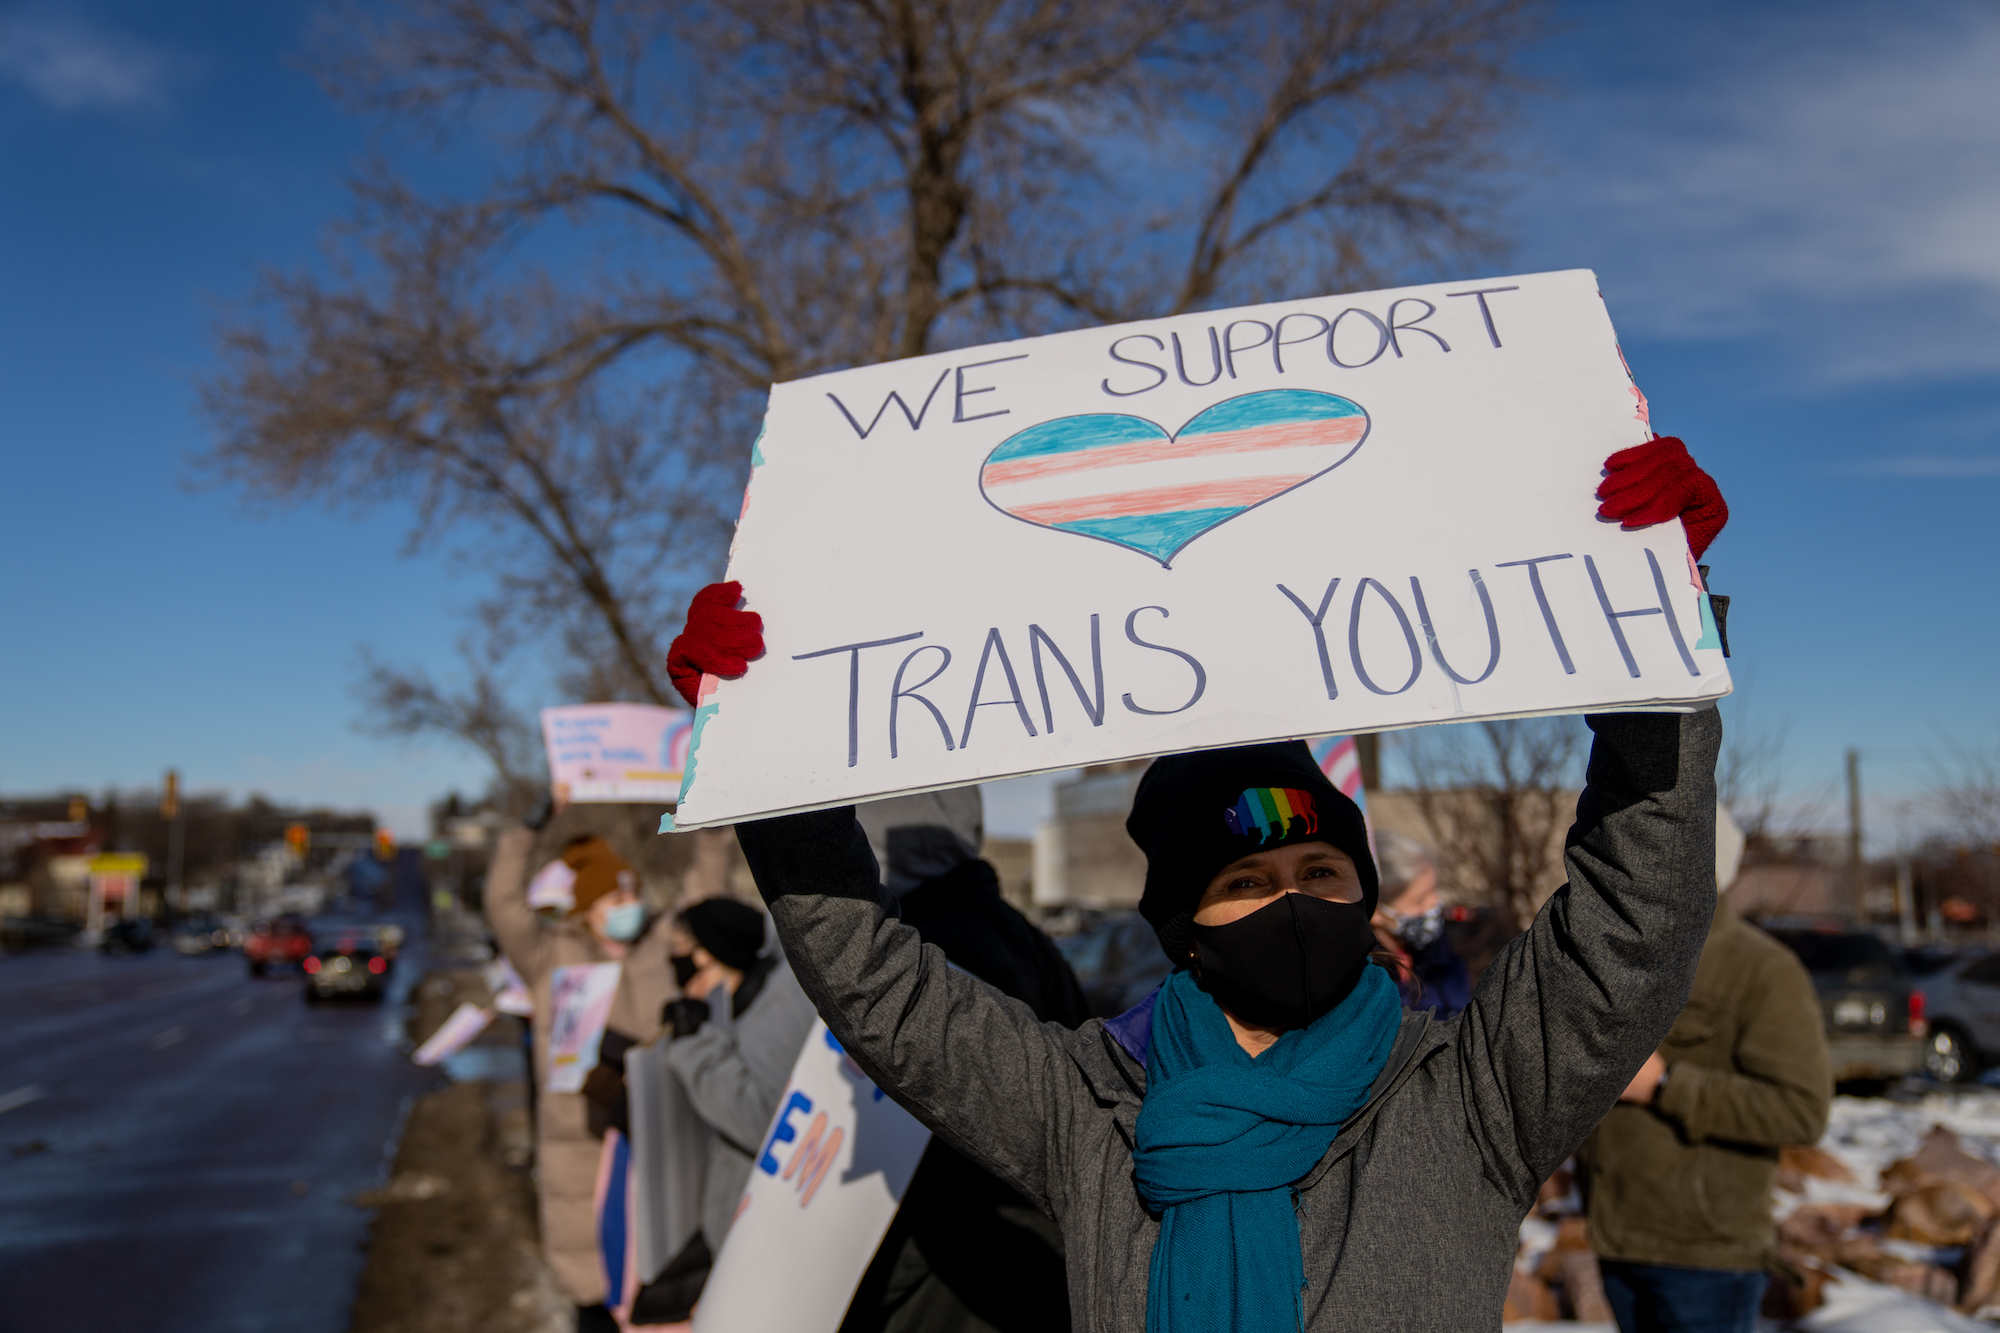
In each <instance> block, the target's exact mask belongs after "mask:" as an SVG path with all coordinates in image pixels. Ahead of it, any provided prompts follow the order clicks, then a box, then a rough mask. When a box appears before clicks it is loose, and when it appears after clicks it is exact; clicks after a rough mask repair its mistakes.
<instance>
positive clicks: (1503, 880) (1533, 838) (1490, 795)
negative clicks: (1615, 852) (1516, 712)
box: [1396, 717, 1584, 929]
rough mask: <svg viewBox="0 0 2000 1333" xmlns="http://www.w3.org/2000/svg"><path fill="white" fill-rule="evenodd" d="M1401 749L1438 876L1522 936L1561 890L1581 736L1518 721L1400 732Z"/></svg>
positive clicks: (1561, 720)
mask: <svg viewBox="0 0 2000 1333" xmlns="http://www.w3.org/2000/svg"><path fill="white" fill-rule="evenodd" d="M1396 735H1397V742H1398V748H1399V749H1400V751H1401V757H1402V761H1403V763H1404V765H1405V766H1406V767H1407V769H1408V770H1409V773H1410V778H1411V784H1410V785H1411V790H1412V792H1413V794H1414V795H1415V796H1416V800H1417V809H1418V811H1419V812H1420V813H1421V814H1422V815H1423V819H1424V825H1425V827H1426V828H1427V829H1428V830H1429V831H1430V835H1431V841H1432V844H1433V845H1434V846H1435V847H1436V849H1437V853H1438V865H1439V870H1440V872H1441V874H1442V875H1444V876H1446V877H1448V878H1451V879H1453V880H1455V881H1456V882H1457V884H1458V885H1459V886H1460V887H1461V888H1465V889H1471V890H1473V891H1474V892H1477V893H1481V894H1483V895H1484V896H1485V898H1486V899H1487V901H1488V902H1489V903H1491V904H1492V905H1493V906H1494V907H1496V908H1500V909H1502V910H1503V911H1505V912H1507V913H1508V914H1510V915H1511V916H1512V917H1513V919H1514V921H1515V923H1516V924H1517V925H1518V926H1519V927H1521V928H1522V929H1526V928H1527V926H1528V924H1529V923H1530V922H1532V921H1533V920H1534V917H1535V913H1536V911H1537V910H1539V909H1540V907H1541V905H1542V900H1543V899H1544V898H1546V897H1547V896H1548V894H1549V892H1550V891H1551V890H1552V889H1554V888H1555V887H1556V886H1557V885H1558V884H1560V883H1561V881H1562V852H1563V837H1564V834H1565V833H1566V832H1567V831H1568V829H1569V826H1570V824H1571V823H1572V822H1574V820H1575V818H1576V792H1577V788H1578V786H1579V785H1580V779H1581V774H1580V772H1579V771H1578V770H1579V768H1580V767H1581V759H1582V757H1583V754H1584V728H1583V724H1582V722H1581V721H1580V720H1579V719H1577V718H1574V717H1553V718H1515V719H1510V720H1507V721H1502V722H1476V723H1469V724H1462V725H1456V726H1443V727H1425V728H1422V729H1420V730H1415V731H1406V732H1399V733H1397V734H1396Z"/></svg>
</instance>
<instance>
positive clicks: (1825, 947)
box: [1764, 922, 1929, 1082]
mask: <svg viewBox="0 0 2000 1333" xmlns="http://www.w3.org/2000/svg"><path fill="white" fill-rule="evenodd" d="M1764 929H1765V930H1766V931H1769V932H1770V934H1771V935H1772V936H1774V937H1775V938H1776V939H1777V940H1778V942H1779V943H1781V944H1783V945H1785V946H1786V947H1787V948H1789V949H1790V950H1791V951H1792V952H1793V953H1795V954H1797V955H1798V956H1799V961H1801V962H1803V963H1804V964H1805V965H1806V971H1807V972H1809V973H1811V974H1812V979H1813V989H1815V990H1817V991H1818V992H1819V1003H1820V1009H1821V1011H1822V1013H1824V1015H1825V1017H1826V1044H1827V1047H1828V1049H1829V1050H1830V1051H1831V1052H1832V1054H1833V1077H1834V1080H1835V1081H1836V1082H1839V1081H1844V1080H1847V1079H1895V1078H1901V1077H1903V1076H1904V1075H1905V1074H1914V1073H1917V1072H1919V1071H1920V1070H1922V1069H1923V1067H1924V1036H1925V1033H1926V1031H1927V1030H1928V1026H1929V1025H1928V1024H1927V1022H1926V1021H1925V1017H1924V994H1923V992H1922V991H1921V990H1919V989H1918V988H1917V985H1916V978H1915V977H1913V976H1912V975H1911V974H1910V972H1909V970H1908V969H1907V968H1906V967H1905V966H1904V963H1903V957H1902V955H1901V954H1900V953H1898V952H1897V951H1896V949H1895V948H1893V947H1892V946H1891V945H1890V944H1889V942H1888V941H1886V940H1884V939H1882V938H1881V937H1880V936H1878V935H1873V934H1870V933H1868V932H1867V931H1861V930H1851V929H1848V928H1847V927H1845V926H1841V925H1827V926H1820V925H1797V924H1792V923H1788V922H1766V923H1764Z"/></svg>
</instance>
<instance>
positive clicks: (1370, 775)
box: [1354, 731, 1382, 791]
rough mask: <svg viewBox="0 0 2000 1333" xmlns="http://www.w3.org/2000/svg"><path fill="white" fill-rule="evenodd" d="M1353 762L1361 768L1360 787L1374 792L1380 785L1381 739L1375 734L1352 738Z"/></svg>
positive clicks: (1370, 733)
mask: <svg viewBox="0 0 2000 1333" xmlns="http://www.w3.org/2000/svg"><path fill="white" fill-rule="evenodd" d="M1354 761H1355V763H1357V764H1359V765H1360V767H1361V785H1362V787H1363V788H1365V789H1366V790H1368V791H1375V790H1377V789H1378V788H1380V787H1381V785H1382V738H1381V736H1379V735H1377V734H1376V733H1375V732H1372V731H1371V732H1369V733H1367V734H1366V735H1364V736H1356V737H1355V738H1354Z"/></svg>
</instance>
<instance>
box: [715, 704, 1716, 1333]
mask: <svg viewBox="0 0 2000 1333" xmlns="http://www.w3.org/2000/svg"><path fill="white" fill-rule="evenodd" d="M1588 720H1589V723H1590V725H1591V728H1592V729H1593V730H1594V731H1595V732H1596V733H1597V739H1596V743H1595V745H1594V746H1593V748H1592V751H1591V758H1590V768H1589V775H1588V782H1587V785H1586V787H1585V790H1584V793H1583V796H1582V798H1581V799H1580V800H1579V801H1578V802H1577V820H1576V824H1575V826H1574V827H1573V828H1572V829H1571V830H1570V833H1569V838H1568V845H1567V849H1566V851H1565V854H1564V860H1565V863H1566V866H1567V869H1568V872H1569V883H1568V884H1567V885H1566V886H1565V887H1563V888H1562V889H1560V890H1558V891H1557V893H1556V894H1555V895H1554V896H1553V897H1552V898H1550V899H1549V901H1548V903H1547V904H1546V905H1545V906H1544V907H1543V909H1542V911H1541V913H1540V914H1539V915H1538V916H1537V917H1536V919H1535V923H1534V925H1533V926H1532V927H1531V928H1530V929H1529V930H1528V931H1527V932H1526V933H1525V934H1523V935H1521V936H1520V937H1519V938H1517V939H1515V940H1514V941H1513V942H1512V943H1511V944H1509V945H1508V946H1507V948H1506V949H1504V950H1503V951H1502V952H1501V953H1500V955H1499V956H1498V957H1497V958H1495V959H1494V961H1493V963H1492V964H1491V965H1490V966H1489V967H1488V968H1487V969H1486V972H1485V974H1484V976H1482V977H1481V978H1480V983H1479V986H1478V988H1477V989H1476V990H1475V991H1474V992H1473V997H1472V1003H1471V1005H1470V1006H1469V1007H1468V1008H1467V1009H1466V1010H1465V1012H1464V1013H1462V1014H1460V1015H1459V1016H1458V1017H1456V1018H1452V1019H1449V1020H1446V1021H1443V1022H1438V1021H1435V1020H1433V1019H1432V1018H1431V1017H1430V1015H1429V1014H1428V1013H1418V1014H1409V1015H1406V1016H1405V1018H1404V1021H1403V1028H1402V1032H1401V1033H1400V1035H1399V1036H1398V1038H1397V1040H1396V1044H1395V1047H1394V1049H1393V1050H1392V1051H1391V1053H1390V1056H1389V1059H1388V1062H1387V1063H1386V1064H1385V1065H1384V1066H1383V1069H1382V1072H1381V1075H1380V1076H1379V1077H1378V1078H1377V1079H1376V1081H1375V1085H1374V1087H1373V1088H1372V1089H1371V1091H1370V1094H1369V1099H1368V1102H1367V1105H1366V1106H1365V1107H1364V1108H1363V1109H1362V1110H1361V1111H1360V1112H1358V1113H1357V1114H1356V1115H1355V1116H1354V1117H1353V1118H1352V1119H1350V1120H1349V1121H1348V1122H1347V1124H1346V1125H1345V1126H1344V1127H1343V1128H1342V1130H1341V1132H1340V1134H1339V1135H1338V1136H1337V1137H1336V1138H1335V1139H1334V1141H1333V1144H1332V1146H1331V1147H1330V1148H1328V1149H1327V1153H1326V1156H1325V1157H1323V1158H1321V1159H1320V1162H1319V1164H1318V1165H1317V1166H1315V1167H1314V1168H1313V1169H1312V1171H1310V1172H1309V1173H1307V1175H1306V1176H1305V1177H1303V1178H1302V1179H1301V1180H1299V1181H1298V1182H1297V1183H1296V1184H1295V1185H1294V1189H1295V1190H1296V1191H1297V1195H1296V1198H1297V1211H1298V1217H1299V1239H1300V1246H1301V1250H1302V1252H1303V1256H1304V1259H1305V1271H1306V1275H1307V1288H1306V1293H1305V1323H1306V1328H1307V1329H1308V1330H1312V1331H1313V1333H1319V1331H1320V1330H1335V1329H1343V1330H1344V1329H1357V1330H1358V1329H1366V1330H1368V1331H1369V1333H1375V1331H1376V1330H1379V1329H1382V1328H1394V1329H1396V1330H1398V1333H1403V1331H1405V1330H1419V1329H1423V1330H1437V1333H1460V1330H1464V1329H1468V1328H1475V1327H1486V1328H1492V1329H1497V1328H1498V1327H1499V1325H1500V1312H1501V1305H1502V1302H1503V1300H1504V1299H1505V1295H1506V1291H1507V1280H1508V1274H1509V1271H1510V1270H1511V1268H1512V1266H1513V1261H1514V1251H1515V1241H1516V1234H1517V1231H1518V1228H1519V1226H1520V1222H1521V1218H1522V1217H1523V1216H1524V1215H1525V1214H1526V1213H1527V1210H1528V1208H1529V1206H1530V1205H1531V1204H1532V1203H1533V1202H1534V1198H1535V1193H1536V1190H1537V1189H1538V1188H1539V1187H1540V1185H1541V1183H1542V1181H1543V1180H1545V1179H1546V1178H1547V1177H1548V1176H1549V1174H1550V1173H1551V1172H1552V1171H1554V1169H1555V1168H1556V1167H1557V1166H1559V1165H1560V1164H1561V1163H1562V1161H1563V1159H1564V1158H1566V1157H1568V1156H1569V1155H1570V1153H1571V1152H1573V1151H1574V1150H1575V1149H1576V1147H1577V1145H1578V1144H1580V1143H1581V1142H1583V1139H1584V1137H1585V1136H1586V1135H1587V1134H1589V1133H1590V1131H1591V1128H1592V1127H1593V1126H1594V1125H1596V1123H1597V1122H1598V1120H1600V1119H1601V1118H1602V1117H1603V1115H1604V1113H1605V1112H1606V1111H1607V1110H1609V1109H1610V1107H1611V1105H1612V1104H1613V1103H1614V1102H1615V1101H1616V1100H1617V1098H1618V1094H1619V1093H1620V1092H1621V1091H1623V1090H1624V1088H1625V1085H1626V1084H1627V1083H1628V1082H1630V1081H1631V1078H1632V1075H1633V1074H1634V1073H1635V1072H1636V1071H1637V1070H1638V1068H1639V1066H1640V1065H1641V1064H1642V1063H1643V1062H1644V1061H1645V1059H1646V1057H1647V1055H1649V1054H1650V1053H1651V1052H1652V1051H1653V1049H1654V1047H1655V1046H1657V1045H1658V1044H1659V1042H1660V1039H1661V1038H1662V1037H1663V1036H1665V1035H1666V1032H1667V1029H1668V1028H1669V1027H1671V1026H1672V1025H1673V1022H1674V1018H1675V1016H1676V1015H1677V1014H1679V1012H1680V1010H1681V1006H1682V1004H1683V1003H1685V1001H1686V999H1687V994H1688V987H1689V984H1690V983H1691V981H1692V979H1693V976H1694V970H1695V964H1696V962H1697V960H1698V959H1699V958H1700V956H1701V947H1702V942H1703V940H1704V939H1706V937H1707V935H1708V926H1709V919H1710V916H1711V914H1712V913H1713V911H1714V907H1715V757H1716V750H1717V747H1718V745H1719V743H1720V741H1721V736H1722V727H1721V723H1720V721H1719V719H1718V718H1717V716H1716V714H1715V712H1714V711H1713V710H1709V711H1705V712H1700V713H1695V714H1689V715H1671V714H1648V713H1628V714H1612V715H1604V716H1598V717H1592V718H1590V719H1588ZM737 837H738V839H739V841H740V842H741V844H742V846H743V850H744V853H745V855H746V857H747V859H748V861H749V864H750V867H751V869H752V871H753V872H754V873H755V874H756V877H757V883H758V886H759V888H760V889H761V890H762V891H763V893H764V896H765V899H766V901H767V902H769V904H770V906H771V916H772V919H773V920H774V921H775V922H776V923H777V926H778V930H779V934H780V936H781V937H782V938H783V940H784V942H785V951H786V954H787V956H788V957H789V958H790V959H791V962H792V967H793V969H794V970H795V971H796V973H797V974H798V978H799V981H800V983H801V984H802V985H803V986H804V987H805V991H806V993H807V994H808V995H810V996H811V997H812V999H813V1002H814V1003H815V1004H816V1005H817V1006H818V1008H819V1011H820V1013H821V1015H822V1016H824V1017H825V1018H826V1020H827V1023H828V1025H829V1026H830V1027H831V1028H832V1029H833V1032H834V1034H835V1035H836V1036H837V1037H839V1039H840V1041H841V1043H842V1044H843V1045H844V1046H845V1047H846V1048H847V1051H848V1052H849V1053H850V1054H851V1055H852V1056H853V1057H854V1058H855V1059H856V1061H858V1062H859V1063H860V1065H861V1067H862V1068H863V1069H864V1070H866V1071H867V1072H868V1074H869V1075H870V1076H871V1077H872V1078H874V1079H875V1081H876V1082H877V1083H878V1084H879V1085H880V1086H881V1087H883V1088H884V1089H886V1090H887V1091H888V1092H889V1094H890V1095H891V1096H893V1097H894V1098H895V1099H896V1100H897V1101H898V1102H900V1103H901V1104H902V1105H904V1106H905V1107H907V1108H909V1110H910V1111H911V1112H912V1113H913V1114H914V1115H915V1116H916V1117H917V1118H918V1119H919V1120H921V1121H922V1122H923V1123H924V1124H925V1125H927V1126H929V1127H930V1128H931V1130H932V1131H933V1132H935V1133H936V1134H938V1135H939V1136H941V1137H942V1138H944V1139H945V1140H946V1141H947V1142H949V1143H951V1144H952V1146H954V1147H956V1148H958V1149H959V1150H960V1151H961V1152H964V1153H966V1154H967V1155H968V1156H970V1157H972V1158H973V1159H974V1160H976V1161H979V1162H981V1163H983V1164H984V1165H985V1166H986V1167H987V1168H988V1169H989V1170H991V1171H993V1172H994V1173H995V1174H997V1175H999V1176H1001V1177H1003V1178H1005V1179H1007V1180H1009V1181H1012V1182H1013V1183H1014V1184H1015V1185H1016V1186H1017V1187H1018V1188H1019V1189H1020V1190H1021V1192H1022V1193H1024V1194H1026V1195H1027V1196H1028V1197H1029V1198H1030V1199H1033V1200H1034V1201H1035V1202H1037V1203H1038V1204H1040V1205H1041V1207H1042V1208H1043V1209H1044V1210H1046V1211H1047V1212H1048V1213H1049V1215H1050V1216H1051V1217H1053V1218H1054V1219H1055V1220H1056V1222H1057V1224H1058V1225H1060V1226H1061V1228H1062V1231H1063V1239H1064V1242H1065V1244H1066V1246H1067V1248H1068V1264H1069V1284H1070V1303H1071V1310H1072V1313H1073V1322H1074V1326H1075V1327H1076V1329H1078V1330H1080V1331H1081V1330H1091V1331H1093V1333H1137V1331H1138V1330H1141V1329H1143V1328H1144V1327H1145V1321H1146V1287H1147V1271H1148V1267H1149V1264H1150V1261H1151V1258H1152V1252H1153V1243H1154V1240H1155V1239H1156V1238H1157V1237H1158V1235H1159V1231H1160V1223H1159V1218H1158V1216H1157V1215H1156V1214H1154V1213H1152V1212H1150V1211H1149V1210H1148V1209H1147V1207H1146V1205H1145V1203H1144V1202H1143V1201H1142V1200H1141V1199H1140V1197H1139V1192H1138V1189H1137V1186H1136V1185H1135V1183H1134V1180H1133V1171H1132V1143H1133V1129H1134V1124H1135V1121H1136V1120H1137V1117H1138V1113H1139V1105H1140V1102H1141V1101H1142V1100H1143V1099H1144V1097H1145V1094H1146V1067H1145V1062H1144V1059H1143V1049H1141V1050H1139V1051H1136V1052H1135V1051H1132V1050H1128V1049H1127V1048H1126V1046H1125V1045H1124V1044H1122V1043H1121V1041H1120V1037H1119V1029H1118V1028H1116V1027H1114V1028H1107V1027H1106V1025H1105V1024H1104V1023H1103V1022H1100V1021H1097V1020H1092V1021H1091V1022H1089V1023H1086V1024H1084V1026H1082V1027H1080V1028H1078V1029H1076V1030H1075V1031H1073V1032H1072V1031H1067V1030H1065V1029H1063V1028H1060V1027H1057V1026H1055V1025H1054V1024H1047V1025H1044V1024H1040V1023H1037V1022H1036V1021H1035V1020H1034V1017H1033V1015H1032V1014H1031V1013H1030V1012H1029V1011H1028V1008H1027V1006H1026V1005H1023V1004H1020V1003H1019V1002H1017V1001H1014V1000H1010V999H1007V998H1005V997H1004V996H1001V995H998V994H996V993H995V992H994V991H992V990H991V989H990V988H988V987H986V986H984V985H982V984H981V983H980V982H978V981H976V980H974V979H973V978H972V977H969V976H967V975H965V974H964V973H961V972H956V971H954V970H952V969H951V968H949V967H947V966H946V965H945V961H944V955H943V954H942V953H940V952H939V951H937V950H936V949H934V948H930V947H927V946H925V945H923V944H921V943H920V942H919V941H918V939H917V936H916V933H915V932H914V931H912V930H910V929H908V928H907V927H905V926H903V925H902V924H901V923H899V922H898V921H896V920H895V919H894V918H893V917H891V916H890V915H889V914H888V912H887V911H886V910H885V903H884V901H883V900H882V898H881V890H880V889H879V887H878V881H877V876H876V871H875V865H874V858H873V857H872V856H871V855H870V853H869V850H868V843H867V840H866V838H865V837H864V836H863V835H862V833H861V831H860V830H859V829H858V828H857V827H856V825H855V823H854V819H853V814H852V812H851V811H849V810H828V811H819V812H815V813H812V814H805V815H792V816H788V817H785V818H781V819H773V820H767V821H764V822H762V823H756V824H746V825H739V826H738V828H737ZM1126 1039H1127V1040H1128V1041H1129V1040H1130V1035H1129V1032H1128V1033H1127V1037H1126ZM1243 1333H1255V1331H1252V1330H1244V1331H1243Z"/></svg>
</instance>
